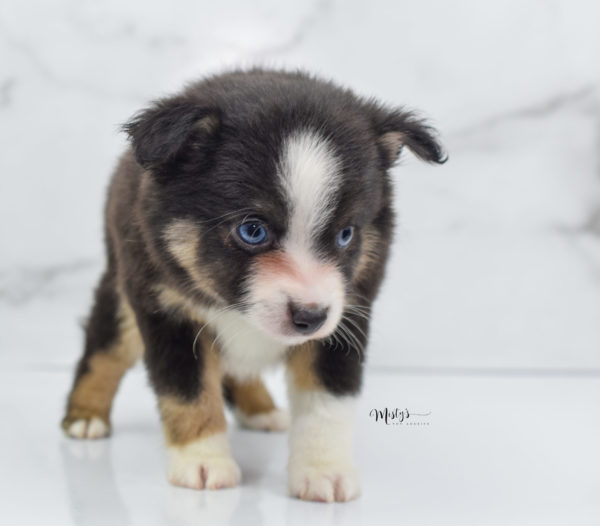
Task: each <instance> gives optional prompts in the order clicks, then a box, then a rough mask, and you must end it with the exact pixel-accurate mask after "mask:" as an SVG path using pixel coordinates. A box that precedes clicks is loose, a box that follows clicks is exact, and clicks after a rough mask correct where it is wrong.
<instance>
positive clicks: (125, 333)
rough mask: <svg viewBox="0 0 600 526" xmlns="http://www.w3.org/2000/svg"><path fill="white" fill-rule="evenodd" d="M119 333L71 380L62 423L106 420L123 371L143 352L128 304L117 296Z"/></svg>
mask: <svg viewBox="0 0 600 526" xmlns="http://www.w3.org/2000/svg"><path fill="white" fill-rule="evenodd" d="M120 309H121V311H120V315H119V317H120V323H119V337H118V340H117V342H116V343H114V344H113V345H111V346H110V347H108V348H107V349H104V350H101V351H97V352H96V353H95V354H94V355H93V356H92V357H91V358H90V360H89V364H88V366H89V369H88V371H86V372H85V373H84V374H83V375H82V376H81V377H80V378H79V379H78V380H77V382H76V383H75V386H74V388H73V390H72V392H71V394H70V395H69V401H68V406H67V416H66V417H65V418H64V420H63V427H64V428H65V429H66V428H68V426H69V425H70V424H71V423H72V422H74V421H75V420H78V419H91V418H93V417H98V418H101V419H102V420H103V421H104V422H105V423H106V424H107V425H108V423H109V416H110V410H111V407H112V401H113V398H114V396H115V393H116V392H117V389H118V387H119V383H120V382H121V378H122V377H123V375H124V374H125V372H126V371H127V370H128V369H129V368H130V367H132V366H133V365H134V364H135V362H136V361H137V360H138V359H139V358H140V357H141V355H142V354H143V349H144V347H143V343H142V339H141V336H140V333H139V330H138V327H137V322H136V320H135V315H134V313H133V311H132V310H131V307H130V306H129V304H128V303H127V302H126V300H125V299H124V298H122V297H121V300H120Z"/></svg>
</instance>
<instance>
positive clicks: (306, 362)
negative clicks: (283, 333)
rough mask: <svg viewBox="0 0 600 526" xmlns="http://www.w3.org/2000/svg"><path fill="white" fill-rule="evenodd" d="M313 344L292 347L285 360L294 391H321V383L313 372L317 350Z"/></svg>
mask: <svg viewBox="0 0 600 526" xmlns="http://www.w3.org/2000/svg"><path fill="white" fill-rule="evenodd" d="M315 345H316V344H315V343H314V342H307V343H304V344H302V345H299V346H297V347H294V349H292V351H291V352H290V354H289V356H288V360H287V364H286V365H287V370H288V374H289V375H290V379H291V381H292V382H294V386H295V387H296V389H298V390H301V391H311V390H314V389H321V388H322V385H321V381H320V380H319V378H318V377H317V374H316V371H315V360H316V357H317V349H316V347H315Z"/></svg>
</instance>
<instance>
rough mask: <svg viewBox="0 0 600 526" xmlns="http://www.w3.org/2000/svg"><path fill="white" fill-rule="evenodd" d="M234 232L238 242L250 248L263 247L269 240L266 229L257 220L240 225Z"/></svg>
mask: <svg viewBox="0 0 600 526" xmlns="http://www.w3.org/2000/svg"><path fill="white" fill-rule="evenodd" d="M236 231H237V235H238V237H239V239H240V241H242V242H243V243H245V244H247V245H250V246H252V247H257V246H259V245H264V244H265V243H267V241H268V240H269V233H268V231H267V227H266V226H265V225H264V224H263V223H262V222H260V221H257V220H251V221H246V222H244V223H242V224H241V225H239V226H238V227H237V230H236Z"/></svg>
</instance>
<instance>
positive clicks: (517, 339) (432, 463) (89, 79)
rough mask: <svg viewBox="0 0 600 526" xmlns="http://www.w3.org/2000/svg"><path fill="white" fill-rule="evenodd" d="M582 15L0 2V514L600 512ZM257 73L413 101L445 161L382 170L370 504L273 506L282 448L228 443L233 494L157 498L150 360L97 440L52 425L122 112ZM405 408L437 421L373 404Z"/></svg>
mask: <svg viewBox="0 0 600 526" xmlns="http://www.w3.org/2000/svg"><path fill="white" fill-rule="evenodd" d="M598 20H600V8H598V7H597V6H596V4H594V3H593V2H586V1H566V0H560V1H558V0H557V1H553V2H546V1H541V0H540V1H532V0H530V1H516V0H513V1H507V2H495V3H492V2H477V1H475V0H472V1H466V2H441V1H438V2H434V1H423V2H408V1H394V2H392V1H387V2H384V1H381V0H376V1H371V2H358V1H348V0H346V1H342V0H338V1H327V0H314V1H306V2H294V3H292V2H281V1H277V2H276V1H274V0H260V1H258V2H251V3H250V2H241V1H240V0H237V1H236V0H228V1H222V2H193V1H192V0H177V1H173V2H168V3H167V2H161V3H159V2H141V1H140V0H135V1H129V2H123V1H116V0H111V1H103V2H91V1H82V0H55V1H53V2H47V1H43V0H37V1H34V0H31V1H28V2H22V1H17V0H3V1H2V3H0V246H1V247H2V251H1V255H2V257H1V258H0V329H1V330H0V375H1V381H0V404H1V405H0V407H1V408H2V414H3V416H4V422H5V432H4V433H2V434H0V459H1V464H0V467H1V469H0V491H1V494H2V495H9V498H4V499H2V501H3V504H2V505H0V521H1V522H2V523H9V524H21V523H22V524H29V523H34V524H39V522H40V519H44V521H45V522H46V523H48V524H70V523H74V524H90V523H100V524H105V523H107V518H111V517H112V518H113V519H114V521H113V523H114V524H127V523H132V524H162V523H171V524H200V523H202V520H205V523H212V522H214V523H218V522H222V523H226V522H228V521H229V522H230V523H232V524H237V523H244V524H253V523H254V524H261V523H267V522H268V523H271V522H272V521H271V519H272V518H273V523H281V522H280V521H282V520H286V521H288V522H289V523H295V522H303V523H305V522H315V523H319V524H321V523H322V524H327V523H331V522H336V523H343V524H346V523H348V524H351V523H357V524H358V523H361V522H364V523H368V524H375V523H376V524H386V523H387V524H397V523H400V522H402V521H404V522H407V523H413V522H419V523H431V524H448V523H451V524H454V523H460V524H469V523H473V524H482V523H483V524H492V523H498V524H507V523H510V524H537V523H539V524H550V523H552V522H554V523H565V522H569V523H573V524H585V523H589V524H597V523H598V519H599V518H600V513H599V506H600V505H599V504H598V498H597V495H598V494H600V492H599V491H598V490H600V487H599V486H598V480H599V475H598V473H599V472H600V469H599V468H600V454H599V453H598V451H597V447H595V445H596V444H597V442H598V435H599V432H600V414H599V409H598V403H597V402H598V395H599V392H598V391H599V382H600V62H599V61H598V56H599V55H600V53H599V52H600V31H598ZM257 63H258V64H262V65H273V66H287V67H297V66H302V67H306V68H308V69H310V70H313V71H316V72H319V73H321V74H323V75H325V76H328V77H332V78H334V79H336V80H338V81H339V82H342V83H344V84H347V85H349V86H352V87H354V88H355V89H356V90H357V91H359V92H360V93H363V94H366V95H375V96H378V97H380V98H382V99H383V100H386V101H388V102H389V103H395V104H406V105H408V106H412V107H416V108H420V109H422V110H424V111H425V113H426V114H427V115H429V116H431V117H432V118H433V120H434V122H435V124H436V125H437V126H438V127H439V129H440V130H441V132H442V136H443V138H444V141H445V142H446V144H447V147H448V150H449V152H450V156H451V159H450V161H449V162H448V163H447V164H446V165H444V166H443V167H429V166H424V165H420V164H419V163H418V162H417V161H415V160H414V159H413V158H411V157H409V156H407V157H406V158H405V159H404V162H403V163H402V165H401V166H399V167H398V168H397V169H395V176H396V179H397V183H398V185H397V193H396V199H397V203H398V209H399V215H400V228H399V230H398V234H397V236H396V241H395V244H394V250H393V253H394V257H393V260H392V262H391V265H390V269H389V275H388V279H387V282H386V286H385V288H384V291H383V293H382V296H381V299H380V301H379V302H378V304H377V307H376V313H375V316H376V318H375V324H374V330H373V333H374V334H373V339H372V343H371V346H370V369H369V376H368V381H367V388H366V391H365V395H364V396H365V398H364V400H363V402H362V411H363V413H362V415H363V420H362V421H361V422H359V425H360V440H359V446H360V459H361V464H362V466H363V473H364V477H365V496H364V497H363V499H362V500H361V501H359V502H357V503H354V504H351V505H349V506H348V507H342V506H337V505H336V506H334V507H330V508H324V507H319V506H312V505H303V504H301V503H298V502H294V501H289V500H287V499H285V498H284V496H283V493H282V491H283V486H282V482H283V480H284V477H283V474H282V462H283V459H284V457H285V455H284V452H285V447H284V444H285V442H284V441H283V439H282V438H281V437H268V438H267V442H266V446H265V445H262V446H261V445H260V443H259V442H260V440H259V438H257V437H246V436H245V435H246V434H245V433H241V432H238V431H235V432H234V442H236V443H239V445H241V446H242V448H241V449H240V448H239V447H238V454H239V455H241V456H240V460H241V462H242V466H243V467H246V471H247V474H246V478H245V483H244V484H245V485H244V486H243V487H242V489H241V490H239V491H238V490H235V491H233V492H227V493H224V494H223V495H217V494H206V495H204V494H200V495H197V494H192V493H188V492H185V491H181V490H175V489H172V488H168V487H167V486H166V485H165V482H164V478H163V477H162V473H161V468H162V462H163V455H162V450H161V448H160V446H159V444H160V438H159V434H158V424H157V418H156V415H155V414H154V411H153V409H152V407H153V402H152V397H151V395H150V394H149V393H148V392H147V388H146V387H145V383H144V380H143V376H142V375H141V374H138V375H137V376H135V375H134V376H133V377H132V378H134V379H132V380H131V381H128V383H127V384H126V385H127V387H126V390H125V391H124V392H123V393H121V400H122V401H121V402H119V404H121V405H118V406H117V415H116V417H117V422H116V423H117V429H118V430H120V431H118V432H117V434H116V435H115V437H113V439H111V441H110V442H102V443H95V444H83V445H82V444H75V443H72V442H68V441H65V440H63V439H62V438H61V437H60V434H59V431H58V428H57V422H58V420H59V417H60V408H61V404H62V401H63V397H64V395H65V393H66V390H67V388H68V383H69V381H70V380H69V375H70V367H71V366H72V364H73V362H74V360H75V359H76V357H77V356H78V354H79V352H80V345H81V333H80V329H79V327H78V326H77V321H78V320H80V319H81V318H82V317H83V316H85V315H86V310H87V308H88V304H89V301H90V298H91V289H92V287H93V285H94V282H95V280H96V278H97V276H98V273H99V272H100V269H101V266H102V258H103V255H102V244H101V208H102V203H103V199H104V196H103V191H104V189H105V187H106V183H107V179H108V175H109V172H110V170H111V169H112V167H113V165H114V163H115V159H116V157H117V155H118V154H119V152H120V151H121V150H122V148H123V146H124V138H123V136H122V135H120V134H119V133H118V125H119V123H122V122H123V121H124V120H126V119H127V118H128V117H129V116H130V115H131V114H132V113H133V112H135V111H136V110H137V109H139V108H140V107H141V106H143V105H144V104H145V103H146V102H147V101H148V100H150V99H152V98H153V97H156V96H158V95H162V94H165V93H168V92H171V91H173V90H175V89H177V88H179V87H180V86H181V84H182V83H183V82H184V81H186V80H189V79H193V78H194V77H196V76H199V75H202V74H205V73H209V72H214V71H218V70H221V69H224V68H226V67H228V66H232V65H236V66H237V65H251V64H257ZM275 384H276V385H277V382H276V381H275ZM405 404H410V405H411V406H413V405H414V406H415V407H416V406H419V407H421V406H426V407H427V408H429V409H432V411H433V415H435V419H434V420H433V421H432V425H431V426H430V427H429V428H427V429H406V430H400V429H388V428H381V426H373V425H371V423H370V421H369V419H368V417H367V416H365V415H366V414H367V411H368V409H369V408H371V407H373V406H378V405H392V406H395V405H400V406H402V405H405ZM246 438H248V440H249V445H248V446H247V447H248V449H247V450H245V449H244V447H245V446H243V445H242V441H243V440H242V439H246ZM254 448H257V451H259V453H258V454H256V455H254V454H253V453H252V452H253V451H255V449H254ZM269 449H272V450H273V458H272V459H268V458H267V456H266V451H267V450H269ZM244 455H245V456H244ZM98 495H99V497H98ZM96 498H98V499H99V500H95V499H96ZM377 513H379V515H377V517H379V522H376V521H375V522H374V521H373V520H372V519H371V517H373V514H377ZM6 519H9V520H8V521H7V520H6Z"/></svg>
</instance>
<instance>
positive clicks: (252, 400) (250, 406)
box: [223, 376, 275, 416]
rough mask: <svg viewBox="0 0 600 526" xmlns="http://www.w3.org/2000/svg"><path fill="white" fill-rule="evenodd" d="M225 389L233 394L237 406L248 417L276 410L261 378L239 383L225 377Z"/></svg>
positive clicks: (229, 377)
mask: <svg viewBox="0 0 600 526" xmlns="http://www.w3.org/2000/svg"><path fill="white" fill-rule="evenodd" d="M223 383H224V385H225V387H226V388H227V389H228V390H229V392H230V393H231V397H232V398H233V403H234V404H235V406H236V407H237V408H238V409H239V410H240V411H242V412H243V413H244V414H246V415H248V416H252V415H256V414H259V413H266V412H268V411H272V410H273V409H275V404H274V403H273V399H272V398H271V395H270V394H269V392H268V391H267V388H266V387H265V385H264V384H263V382H262V380H261V379H260V378H256V379H253V380H247V381H239V380H236V379H235V378H233V377H231V376H225V379H224V381H223Z"/></svg>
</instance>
